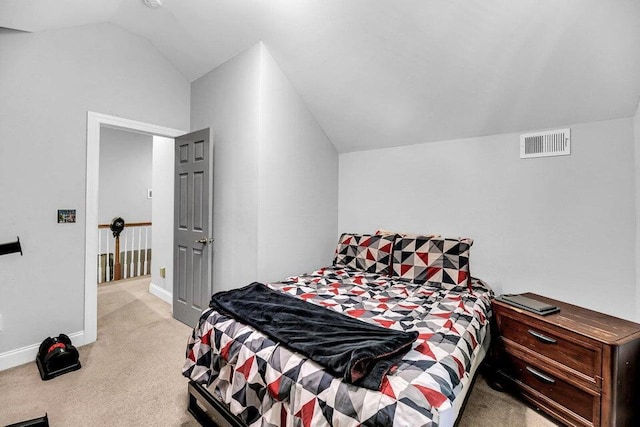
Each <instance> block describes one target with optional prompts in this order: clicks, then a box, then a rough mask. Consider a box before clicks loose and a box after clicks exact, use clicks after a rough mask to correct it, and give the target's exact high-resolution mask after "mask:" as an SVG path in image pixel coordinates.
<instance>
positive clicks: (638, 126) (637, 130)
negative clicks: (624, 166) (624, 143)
mask: <svg viewBox="0 0 640 427" xmlns="http://www.w3.org/2000/svg"><path fill="white" fill-rule="evenodd" d="M633 134H634V152H635V170H636V179H635V185H636V192H635V196H636V197H635V198H636V256H635V259H636V303H637V306H636V321H637V322H640V262H639V261H638V257H639V256H640V103H639V104H638V108H637V110H636V115H635V117H634V118H633Z"/></svg>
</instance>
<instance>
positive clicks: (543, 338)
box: [528, 329, 557, 344]
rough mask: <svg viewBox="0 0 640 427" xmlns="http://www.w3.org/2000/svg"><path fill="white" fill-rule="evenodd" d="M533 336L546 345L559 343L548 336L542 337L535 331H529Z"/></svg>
mask: <svg viewBox="0 0 640 427" xmlns="http://www.w3.org/2000/svg"><path fill="white" fill-rule="evenodd" d="M528 332H529V333H530V334H531V335H533V336H534V337H536V338H537V339H538V340H540V341H542V342H543V343H545V344H555V343H556V342H557V341H556V340H554V339H553V338H549V337H548V336H546V335H542V334H541V333H540V332H536V331H534V330H533V329H529V331H528Z"/></svg>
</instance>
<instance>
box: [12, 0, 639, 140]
mask: <svg viewBox="0 0 640 427" xmlns="http://www.w3.org/2000/svg"><path fill="white" fill-rule="evenodd" d="M162 3H163V6H162V8H160V9H150V8H148V7H146V6H145V5H144V4H143V1H142V0H56V1H52V0H0V27H6V28H12V29H18V30H24V31H32V32H39V31H47V30H55V29H60V28H65V27H71V26H78V25H90V24H95V23H103V22H110V23H112V24H114V25H117V26H119V27H121V28H123V29H125V30H127V31H130V32H132V33H134V34H137V35H140V36H142V37H144V38H146V39H148V40H149V41H150V42H151V43H152V44H153V45H154V46H155V47H156V48H157V49H158V50H159V51H160V52H161V53H162V54H163V55H164V56H165V57H166V58H168V60H169V61H171V62H172V63H173V64H174V65H175V66H176V68H178V69H179V70H180V71H181V72H182V73H183V74H184V76H185V77H186V78H187V79H188V80H190V81H192V80H195V79H197V78H199V77H200V76H202V75H204V74H206V73H207V72H208V71H210V70H211V69H213V68H215V67H216V66H218V65H220V64H222V63H224V62H225V61H227V60H228V59H230V58H231V57H233V56H235V55H237V54H238V53H240V52H242V51H243V50H245V49H247V48H249V47H251V46H253V45H254V44H256V43H257V42H259V41H263V42H264V43H265V45H266V47H267V48H268V49H269V51H270V52H271V54H272V55H273V57H274V58H275V60H276V61H277V62H278V63H279V64H280V66H281V68H282V70H283V71H284V73H285V74H286V75H287V76H288V77H289V79H290V80H291V82H292V84H293V85H294V87H295V88H296V89H297V91H298V93H299V94H300V96H301V97H302V99H303V100H304V101H305V103H306V104H307V106H308V107H309V109H310V110H311V111H312V112H313V114H314V115H315V117H316V119H317V120H318V122H319V123H320V125H321V126H322V127H323V128H324V130H325V132H326V133H327V135H328V136H329V138H330V139H331V140H332V141H333V143H334V145H335V146H336V148H337V149H338V150H339V151H340V152H348V151H354V150H362V149H372V148H379V147H387V146H396V145H405V144H416V143H422V142H430V141H438V140H449V139H457V138H464V137H470V136H481V135H491V134H499V133H505V132H518V131H526V130H535V129H543V128H550V127H555V126H563V125H569V124H573V123H581V122H589V121H597V120H605V119H611V118H621V117H630V116H632V115H633V114H634V113H635V112H636V108H637V105H638V100H639V99H640V1H637V0H607V1H602V0H561V1H558V0H517V1H513V0H482V1H475V0H458V1H456V0H394V1H391V0H188V1H187V0H163V2H162ZM0 37H1V36H0Z"/></svg>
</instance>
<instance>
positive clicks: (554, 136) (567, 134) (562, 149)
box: [520, 129, 571, 159]
mask: <svg viewBox="0 0 640 427" xmlns="http://www.w3.org/2000/svg"><path fill="white" fill-rule="evenodd" d="M568 154H571V129H558V130H550V131H546V132H535V133H527V134H523V135H520V158H521V159H528V158H530V157H549V156H566V155H568Z"/></svg>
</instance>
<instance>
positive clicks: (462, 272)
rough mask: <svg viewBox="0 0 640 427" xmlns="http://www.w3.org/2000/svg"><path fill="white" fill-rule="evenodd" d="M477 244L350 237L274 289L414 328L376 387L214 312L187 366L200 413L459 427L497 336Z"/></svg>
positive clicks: (289, 422) (256, 422)
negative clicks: (472, 253) (477, 270)
mask: <svg viewBox="0 0 640 427" xmlns="http://www.w3.org/2000/svg"><path fill="white" fill-rule="evenodd" d="M472 243H473V242H472V241H471V240H470V239H445V238H440V237H439V236H400V235H395V234H374V235H359V234H346V233H345V234H343V235H342V236H341V238H340V241H339V243H338V246H337V248H336V253H335V257H334V262H333V264H332V265H331V266H328V267H324V268H320V269H318V270H316V271H313V272H310V273H307V274H302V275H299V276H293V277H289V278H287V279H285V280H282V281H279V282H274V283H268V284H267V286H268V288H270V289H273V290H276V291H278V292H282V293H284V294H287V295H290V296H293V297H295V298H298V299H300V300H303V301H305V302H306V303H309V304H314V305H316V306H320V307H324V308H325V309H328V310H332V311H335V312H338V313H341V314H343V315H346V316H350V317H351V318H356V319H359V320H360V321H362V322H367V323H369V324H372V325H376V326H378V327H381V328H387V329H392V330H397V331H405V332H406V331H416V332H417V334H415V335H417V339H416V340H415V341H414V342H413V343H412V345H411V346H410V349H408V351H407V352H406V353H405V354H404V355H403V356H402V359H401V360H400V362H399V363H397V365H395V366H394V367H393V368H392V369H391V370H390V371H389V372H387V374H386V375H384V377H383V379H382V382H381V385H380V387H379V389H377V390H372V389H370V388H364V387H359V386H357V385H354V384H352V383H348V382H345V381H344V379H343V378H340V377H338V376H336V375H334V374H332V372H329V370H328V369H326V368H325V367H323V366H321V365H320V364H318V363H316V362H314V361H313V360H311V359H309V358H307V357H305V356H303V355H301V354H299V353H297V352H294V351H292V350H290V349H289V348H288V347H286V346H284V345H281V344H280V343H278V342H275V341H274V340H273V339H271V338H270V337H269V336H267V335H265V334H264V333H262V332H260V331H258V330H256V329H255V328H253V327H251V326H248V325H247V324H246V323H243V322H241V321H239V320H238V319H236V318H234V317H233V316H231V315H229V314H228V313H225V312H221V310H219V309H218V310H217V309H214V308H209V309H208V310H205V311H204V313H203V314H202V316H201V318H200V321H199V323H198V325H197V326H196V327H195V328H194V330H193V333H192V334H191V336H190V337H189V340H188V343H187V350H186V355H187V357H186V362H185V365H184V368H183V374H184V375H185V376H186V377H188V378H189V379H190V380H191V382H190V385H189V390H190V399H191V404H192V405H193V407H192V408H191V409H193V411H192V413H195V412H199V413H200V414H199V415H202V412H207V413H208V414H209V416H211V417H213V418H214V419H216V420H217V421H216V423H217V424H221V423H222V422H221V421H220V420H221V418H219V417H220V416H221V417H223V418H224V420H225V421H224V422H225V423H227V424H229V425H248V426H304V427H308V426H325V425H332V426H350V425H371V426H374V425H378V426H388V425H399V426H405V425H406V426H408V425H411V426H448V425H453V424H454V423H455V421H456V419H457V418H458V416H459V413H460V410H461V407H462V405H463V402H464V401H465V398H466V397H467V395H468V391H469V389H470V387H471V384H472V380H473V378H474V376H475V374H476V371H477V369H478V366H479V364H480V362H481V361H482V360H483V358H484V356H485V354H486V351H487V348H488V345H489V341H490V336H489V329H490V328H489V319H490V317H491V303H490V298H491V297H492V295H493V293H492V291H491V289H490V288H489V286H488V285H487V284H486V283H484V282H483V281H482V280H480V279H477V278H472V277H471V276H470V274H469V268H468V267H469V262H468V258H469V248H470V246H471V244H472ZM346 332H347V334H348V331H346ZM198 403H199V405H198ZM212 411H214V412H219V413H218V414H216V415H212V414H210V413H211V412H212ZM216 417H218V418H216Z"/></svg>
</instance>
